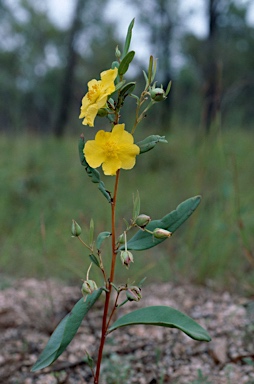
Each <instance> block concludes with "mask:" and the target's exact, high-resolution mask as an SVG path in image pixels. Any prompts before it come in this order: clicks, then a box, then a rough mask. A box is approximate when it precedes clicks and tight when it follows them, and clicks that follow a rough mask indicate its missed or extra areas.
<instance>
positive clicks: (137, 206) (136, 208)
mask: <svg viewBox="0 0 254 384" xmlns="http://www.w3.org/2000/svg"><path fill="white" fill-rule="evenodd" d="M139 213H140V197H139V192H138V191H137V194H136V196H135V197H134V196H133V215H132V220H133V221H135V220H136V218H137V217H138V215H139Z"/></svg>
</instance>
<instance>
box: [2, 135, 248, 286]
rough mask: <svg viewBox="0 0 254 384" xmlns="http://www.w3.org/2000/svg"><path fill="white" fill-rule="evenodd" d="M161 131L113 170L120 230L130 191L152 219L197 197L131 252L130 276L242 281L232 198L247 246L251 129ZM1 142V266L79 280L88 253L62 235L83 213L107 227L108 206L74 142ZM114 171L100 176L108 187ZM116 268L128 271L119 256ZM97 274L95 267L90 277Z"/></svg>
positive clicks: (99, 227) (84, 223) (82, 220)
mask: <svg viewBox="0 0 254 384" xmlns="http://www.w3.org/2000/svg"><path fill="white" fill-rule="evenodd" d="M167 139H168V141H169V143H168V144H158V145H157V147H156V148H155V149H154V150H153V151H151V152H149V153H146V154H143V155H142V156H140V157H139V158H138V161H137V165H136V167H135V168H134V170H133V171H123V172H122V173H121V180H120V187H119V199H118V207H117V208H118V211H117V214H118V218H119V220H118V223H117V226H118V233H120V232H121V231H122V230H123V229H124V224H123V218H126V219H130V218H131V214H132V194H133V192H134V193H135V192H136V190H137V189H138V190H139V193H140V197H141V211H142V213H146V214H149V215H150V216H151V217H152V218H153V219H156V218H160V217H162V216H163V215H165V214H166V213H168V212H170V211H171V210H173V209H175V207H176V206H177V205H178V204H179V203H180V202H181V201H183V200H185V199H187V198H189V197H191V196H194V195H197V194H201V195H202V196H203V199H202V203H201V205H200V207H199V208H198V209H197V211H196V212H195V213H194V214H193V216H192V217H191V218H190V219H189V220H188V221H187V222H186V223H185V224H184V225H183V226H182V227H181V228H180V229H179V230H178V231H177V232H176V233H175V234H174V236H173V237H172V238H171V239H169V240H167V241H165V242H164V243H163V244H161V245H160V246H159V247H157V248H153V249H152V250H150V251H146V252H142V253H138V252H136V253H135V254H134V258H135V262H134V264H133V265H132V266H131V268H130V270H129V271H128V273H127V274H128V276H130V277H131V278H132V279H135V280H136V281H137V280H138V279H141V278H143V277H144V276H147V277H148V281H149V282H151V281H156V280H158V281H168V280H172V279H174V280H179V279H186V280H190V281H194V282H196V283H201V284H202V283H207V282H213V284H215V285H217V286H220V287H223V288H229V287H231V288H232V287H233V288H236V289H238V290H242V289H245V288H246V287H248V286H249V285H250V284H251V281H253V277H254V270H253V268H250V265H249V264H248V261H247V259H246V258H245V254H244V248H243V245H242V241H241V238H240V236H239V231H238V226H237V215H236V201H237V199H239V201H240V214H241V218H242V220H243V223H244V236H245V237H246V239H245V242H246V244H245V245H246V246H247V247H249V248H250V249H252V250H253V249H254V240H253V235H252V234H253V230H254V214H253V213H254V201H253V190H252V188H253V169H254V156H253V139H254V133H253V132H251V131H240V130H239V131H230V132H229V131H228V132H225V133H223V134H222V135H218V136H213V135H212V136H211V137H209V138H205V139H203V140H202V141H201V140H197V136H196V135H195V134H193V132H191V131H190V130H188V131H185V130H184V131H181V130H180V129H178V130H175V131H174V132H173V133H171V134H169V135H167ZM0 147H1V170H0V172H1V184H0V221H1V227H2V229H1V232H0V240H1V254H0V273H3V274H6V275H10V276H13V277H22V276H24V277H26V276H36V277H40V278H45V277H48V276H52V277H59V278H62V279H68V280H75V281H80V278H84V277H85V273H86V269H87V266H88V265H89V259H88V254H87V252H86V250H85V249H84V248H83V247H82V245H81V243H80V242H79V241H78V240H77V239H75V238H72V237H71V235H70V227H71V220H72V219H75V220H76V221H77V222H78V223H79V224H80V225H81V227H82V229H83V233H84V238H85V239H86V238H87V234H86V230H87V229H88V227H89V222H90V219H91V218H93V219H94V222H95V231H96V233H97V234H98V233H99V232H101V231H104V230H109V231H110V206H109V204H108V203H107V201H106V199H105V198H104V197H103V195H102V194H101V193H100V192H99V190H98V189H97V186H96V185H95V184H92V183H91V181H90V179H89V178H88V177H87V175H86V173H85V170H84V167H82V166H81V165H80V163H79V159H78V153H77V140H76V139H73V138H66V139H64V140H61V141H57V140H56V139H54V138H41V137H25V136H21V137H15V138H10V137H9V138H7V137H4V136H2V137H1V138H0ZM235 164H237V174H236V172H235ZM113 179H114V178H111V177H108V178H103V180H104V182H105V184H106V188H107V189H109V190H111V191H112V188H113ZM237 185H239V191H237ZM105 257H106V256H105ZM117 267H118V274H119V278H121V276H124V275H125V273H126V270H125V269H123V267H122V266H121V264H120V261H118V265H117ZM95 276H97V272H96V268H93V272H92V274H91V277H95ZM252 288H253V285H252Z"/></svg>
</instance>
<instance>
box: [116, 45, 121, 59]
mask: <svg viewBox="0 0 254 384" xmlns="http://www.w3.org/2000/svg"><path fill="white" fill-rule="evenodd" d="M115 55H116V57H117V58H119V57H121V51H120V50H119V48H118V45H117V46H116V51H115Z"/></svg>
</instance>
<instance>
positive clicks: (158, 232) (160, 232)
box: [153, 228, 172, 239]
mask: <svg viewBox="0 0 254 384" xmlns="http://www.w3.org/2000/svg"><path fill="white" fill-rule="evenodd" d="M153 236H154V237H156V239H166V238H167V237H170V236H172V232H169V231H167V230H166V229H162V228H155V230H154V231H153Z"/></svg>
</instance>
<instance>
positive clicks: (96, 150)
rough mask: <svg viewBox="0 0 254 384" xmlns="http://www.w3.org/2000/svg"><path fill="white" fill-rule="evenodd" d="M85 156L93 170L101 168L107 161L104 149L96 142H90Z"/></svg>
mask: <svg viewBox="0 0 254 384" xmlns="http://www.w3.org/2000/svg"><path fill="white" fill-rule="evenodd" d="M83 152H84V155H85V158H86V161H87V163H88V164H89V165H90V167H92V168H97V167H99V166H100V165H101V164H102V163H103V162H104V161H105V154H104V151H103V149H102V148H101V147H100V146H98V144H97V143H96V141H95V140H88V141H87V142H86V144H85V147H84V150H83Z"/></svg>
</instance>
